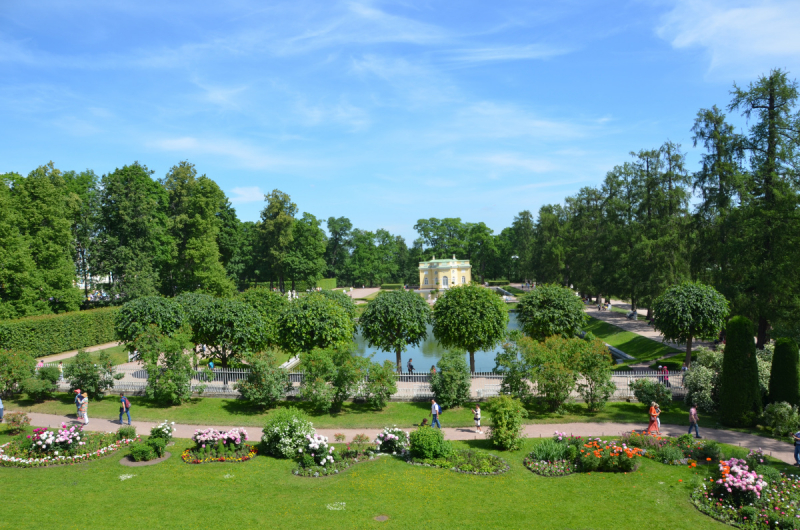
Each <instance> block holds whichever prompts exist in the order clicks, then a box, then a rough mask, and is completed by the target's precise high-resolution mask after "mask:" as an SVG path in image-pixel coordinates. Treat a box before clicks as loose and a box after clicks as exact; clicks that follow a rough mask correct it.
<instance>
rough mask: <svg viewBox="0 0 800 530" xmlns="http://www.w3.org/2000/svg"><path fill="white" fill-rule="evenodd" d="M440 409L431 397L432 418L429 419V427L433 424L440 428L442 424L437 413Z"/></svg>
mask: <svg viewBox="0 0 800 530" xmlns="http://www.w3.org/2000/svg"><path fill="white" fill-rule="evenodd" d="M441 411H442V408H441V407H440V406H439V404H438V403H436V400H435V399H432V400H431V418H432V419H431V428H433V426H434V425H436V426H437V427H439V428H440V429H441V428H442V424H441V423H439V413H440V412H441Z"/></svg>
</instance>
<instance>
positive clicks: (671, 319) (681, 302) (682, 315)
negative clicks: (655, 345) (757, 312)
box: [652, 282, 728, 366]
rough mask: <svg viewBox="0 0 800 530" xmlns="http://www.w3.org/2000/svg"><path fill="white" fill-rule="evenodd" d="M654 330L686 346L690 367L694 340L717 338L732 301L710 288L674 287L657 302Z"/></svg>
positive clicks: (692, 284)
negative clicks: (696, 338) (729, 301)
mask: <svg viewBox="0 0 800 530" xmlns="http://www.w3.org/2000/svg"><path fill="white" fill-rule="evenodd" d="M652 310H653V328H654V329H656V330H657V331H660V332H661V333H662V334H663V335H664V339H665V340H668V341H674V342H678V343H685V344H686V366H689V365H690V364H691V362H692V339H694V338H695V337H709V338H711V337H716V336H717V335H718V334H719V330H720V329H722V326H723V325H724V324H725V318H727V316H728V301H727V300H726V299H725V297H724V296H722V294H720V293H719V291H717V290H716V289H714V288H713V287H711V286H710V285H704V284H702V283H700V282H684V283H681V284H679V285H673V286H672V287H670V288H669V289H667V290H666V291H664V293H663V294H662V295H661V296H659V297H658V298H656V300H655V302H653V307H652Z"/></svg>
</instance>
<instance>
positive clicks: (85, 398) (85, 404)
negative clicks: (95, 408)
mask: <svg viewBox="0 0 800 530" xmlns="http://www.w3.org/2000/svg"><path fill="white" fill-rule="evenodd" d="M81 398H82V399H81V417H82V418H83V424H84V425H89V394H87V393H86V392H84V393H83V394H81Z"/></svg>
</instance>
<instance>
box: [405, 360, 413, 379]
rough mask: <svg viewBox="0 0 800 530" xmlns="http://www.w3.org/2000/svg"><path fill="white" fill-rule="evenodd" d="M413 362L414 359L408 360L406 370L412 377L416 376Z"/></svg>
mask: <svg viewBox="0 0 800 530" xmlns="http://www.w3.org/2000/svg"><path fill="white" fill-rule="evenodd" d="M412 360H413V359H409V360H408V362H407V363H406V369H407V370H408V373H409V374H411V375H414V365H413V364H411V361H412Z"/></svg>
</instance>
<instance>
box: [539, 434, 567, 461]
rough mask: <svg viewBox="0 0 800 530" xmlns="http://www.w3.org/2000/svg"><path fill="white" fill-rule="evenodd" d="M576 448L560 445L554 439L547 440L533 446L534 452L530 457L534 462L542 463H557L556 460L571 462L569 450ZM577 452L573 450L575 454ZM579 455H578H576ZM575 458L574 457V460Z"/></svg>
mask: <svg viewBox="0 0 800 530" xmlns="http://www.w3.org/2000/svg"><path fill="white" fill-rule="evenodd" d="M572 447H574V446H572V445H567V444H565V443H559V442H557V441H555V440H553V439H552V438H545V439H544V440H542V441H541V442H539V443H537V444H536V445H534V446H533V451H531V452H530V454H529V455H528V456H529V457H530V458H531V459H532V460H536V461H540V462H555V461H556V460H569V459H568V458H567V450H568V448H572ZM575 451H576V450H575V449H573V452H575ZM576 454H577V453H576ZM574 458H575V457H574V456H573V459H574Z"/></svg>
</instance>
